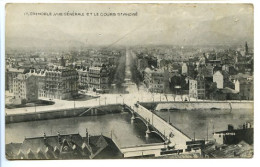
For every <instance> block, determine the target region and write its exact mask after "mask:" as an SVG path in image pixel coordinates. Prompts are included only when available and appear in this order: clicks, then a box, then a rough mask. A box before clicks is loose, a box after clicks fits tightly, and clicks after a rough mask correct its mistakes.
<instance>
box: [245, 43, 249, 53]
mask: <svg viewBox="0 0 260 167" xmlns="http://www.w3.org/2000/svg"><path fill="white" fill-rule="evenodd" d="M245 52H246V55H247V54H248V45H247V42H246V44H245Z"/></svg>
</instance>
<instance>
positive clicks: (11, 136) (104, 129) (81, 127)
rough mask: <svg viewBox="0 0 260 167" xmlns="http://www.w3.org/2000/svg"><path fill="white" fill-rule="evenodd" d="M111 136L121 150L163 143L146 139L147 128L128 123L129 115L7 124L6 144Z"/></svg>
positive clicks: (159, 140) (156, 138) (158, 140)
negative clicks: (36, 139)
mask: <svg viewBox="0 0 260 167" xmlns="http://www.w3.org/2000/svg"><path fill="white" fill-rule="evenodd" d="M86 128H87V129H88V132H89V134H90V135H100V134H101V133H102V134H103V135H105V136H109V137H110V136H111V131H113V132H112V134H113V135H112V137H114V138H116V140H117V142H118V143H117V144H118V145H119V146H120V147H127V146H135V145H141V144H148V143H159V142H163V141H162V140H161V138H160V137H159V136H157V135H156V134H151V135H150V136H149V137H148V138H146V137H145V131H146V126H145V125H144V123H142V122H141V121H140V120H135V121H134V122H133V121H131V115H130V114H129V113H118V114H107V115H99V116H85V117H75V118H63V119H52V120H42V121H32V122H22V123H12V124H6V143H10V142H19V143H21V142H23V140H24V138H25V137H38V136H43V133H44V132H45V133H46V135H47V136H48V135H56V134H57V132H60V134H71V133H79V134H80V135H81V136H86V135H85V132H86Z"/></svg>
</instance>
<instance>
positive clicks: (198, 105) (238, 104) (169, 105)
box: [141, 101, 254, 110]
mask: <svg viewBox="0 0 260 167" xmlns="http://www.w3.org/2000/svg"><path fill="white" fill-rule="evenodd" d="M141 104H142V105H143V106H144V107H146V108H147V109H152V110H161V109H178V110H197V109H253V108H254V102H252V101H223V102H222V101H221V102H220V101H196V102H155V103H141Z"/></svg>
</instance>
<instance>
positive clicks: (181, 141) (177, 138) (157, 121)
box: [126, 104, 191, 149]
mask: <svg viewBox="0 0 260 167" xmlns="http://www.w3.org/2000/svg"><path fill="white" fill-rule="evenodd" d="M126 105H127V106H128V107H129V108H130V109H131V110H132V111H134V112H136V113H138V114H139V115H140V116H141V117H143V118H144V119H146V120H148V122H149V123H150V124H151V125H152V126H154V127H155V128H156V129H157V130H158V131H159V132H160V133H161V134H164V136H165V137H167V138H168V139H169V140H170V142H171V143H172V145H175V148H176V149H185V148H186V142H187V141H191V139H190V138H189V137H188V136H187V135H185V134H184V133H182V132H181V131H179V130H178V129H176V128H175V127H173V126H172V125H170V124H168V123H167V122H165V121H164V120H163V119H162V118H160V117H159V116H157V115H156V114H153V113H152V112H151V111H149V110H148V109H146V108H145V107H143V106H141V105H138V107H137V106H135V105H134V104H126Z"/></svg>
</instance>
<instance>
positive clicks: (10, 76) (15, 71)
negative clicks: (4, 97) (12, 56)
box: [5, 68, 25, 93]
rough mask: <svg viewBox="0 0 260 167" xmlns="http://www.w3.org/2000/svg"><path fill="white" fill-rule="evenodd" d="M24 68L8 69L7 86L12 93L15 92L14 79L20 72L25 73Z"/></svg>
mask: <svg viewBox="0 0 260 167" xmlns="http://www.w3.org/2000/svg"><path fill="white" fill-rule="evenodd" d="M24 71H25V70H24V69H17V68H8V69H6V76H7V77H6V81H5V82H6V83H7V88H8V90H9V92H10V93H13V79H14V78H15V77H17V76H18V74H23V73H24Z"/></svg>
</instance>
